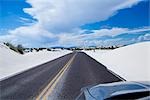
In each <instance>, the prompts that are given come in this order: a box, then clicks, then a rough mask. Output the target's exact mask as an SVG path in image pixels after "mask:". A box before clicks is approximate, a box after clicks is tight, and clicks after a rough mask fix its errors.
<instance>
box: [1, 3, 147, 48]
mask: <svg viewBox="0 0 150 100" xmlns="http://www.w3.org/2000/svg"><path fill="white" fill-rule="evenodd" d="M140 1H141V0H111V2H110V0H26V2H27V3H29V4H30V5H31V6H32V7H31V8H24V9H23V10H24V12H25V13H27V14H29V15H31V16H32V17H33V18H34V19H36V22H35V21H34V23H33V24H30V25H28V26H21V27H18V28H16V29H14V30H10V31H8V33H9V34H8V35H3V36H0V41H10V42H12V43H18V44H20V43H21V44H24V45H25V46H32V47H35V46H55V45H56V46H58V45H60V46H61V45H62V46H73V45H76V46H83V45H84V44H85V43H88V42H89V45H92V44H93V45H94V44H95V45H98V44H100V43H106V42H103V41H102V40H97V38H100V37H103V36H110V37H114V36H117V35H119V34H123V33H126V32H128V33H130V34H132V33H137V32H138V31H139V29H134V30H130V29H127V28H117V27H114V28H111V29H105V28H104V29H99V30H91V33H90V34H87V31H89V30H84V29H80V26H82V25H84V24H88V23H94V22H99V21H103V20H106V19H108V18H110V17H111V16H113V15H115V14H116V13H117V12H118V10H120V9H124V8H129V7H132V6H133V5H135V4H137V3H138V2H140ZM20 19H21V20H22V21H23V22H26V21H28V19H24V18H20ZM144 29H147V28H142V29H141V31H143V30H144ZM136 31H137V32H136ZM115 40H116V39H115ZM119 40H120V39H119ZM110 41H111V40H110Z"/></svg>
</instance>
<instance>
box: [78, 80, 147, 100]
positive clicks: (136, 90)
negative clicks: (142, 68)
mask: <svg viewBox="0 0 150 100" xmlns="http://www.w3.org/2000/svg"><path fill="white" fill-rule="evenodd" d="M135 99H136V100H137V99H138V100H150V82H115V83H106V84H99V85H96V86H89V87H85V88H82V90H81V94H80V95H79V96H78V97H77V98H76V100H135Z"/></svg>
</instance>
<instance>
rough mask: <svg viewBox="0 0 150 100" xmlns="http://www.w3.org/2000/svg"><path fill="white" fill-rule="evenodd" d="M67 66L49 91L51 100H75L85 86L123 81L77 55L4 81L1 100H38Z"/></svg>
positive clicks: (91, 61) (102, 67)
mask: <svg viewBox="0 0 150 100" xmlns="http://www.w3.org/2000/svg"><path fill="white" fill-rule="evenodd" d="M73 56H74V57H73ZM70 59H72V60H70ZM68 62H70V63H68ZM66 64H67V65H66ZM64 66H65V67H66V69H65V71H64V72H62V73H63V74H62V76H61V75H59V76H61V77H60V78H59V80H58V81H55V82H54V83H53V84H55V85H53V86H52V87H53V89H51V87H49V89H48V90H47V91H46V95H47V97H48V98H49V100H74V99H75V98H76V97H77V96H78V95H79V94H80V90H81V88H82V87H85V86H89V85H96V84H100V83H110V82H116V81H121V79H120V78H118V77H116V76H115V75H114V74H112V73H111V72H109V71H108V70H107V68H106V67H105V66H103V65H102V64H100V63H98V62H97V61H95V60H94V59H92V58H91V57H89V56H88V55H86V54H85V53H82V52H77V53H71V54H68V55H65V56H63V57H60V58H58V59H55V60H53V61H50V62H48V63H45V64H43V65H40V66H37V67H35V68H33V69H30V70H28V71H25V72H23V73H21V74H18V75H16V76H14V77H11V78H8V79H6V80H3V81H1V82H0V89H1V93H0V99H2V100H12V99H13V100H27V99H28V100H29V99H35V98H36V97H37V96H39V95H40V94H41V93H42V91H43V90H44V89H45V88H46V86H47V85H48V84H49V83H50V82H51V81H52V80H54V78H55V77H56V76H57V75H58V74H59V72H60V71H61V70H62V69H63V68H64ZM43 97H45V95H44V96H43Z"/></svg>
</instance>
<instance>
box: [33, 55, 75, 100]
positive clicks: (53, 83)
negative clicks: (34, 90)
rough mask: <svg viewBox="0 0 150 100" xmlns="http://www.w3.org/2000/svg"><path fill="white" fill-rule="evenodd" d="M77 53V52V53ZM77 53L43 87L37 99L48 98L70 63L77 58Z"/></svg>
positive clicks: (43, 99) (44, 99)
mask: <svg viewBox="0 0 150 100" xmlns="http://www.w3.org/2000/svg"><path fill="white" fill-rule="evenodd" d="M75 55H76V54H75ZM75 55H74V56H73V57H72V58H71V59H70V60H69V61H68V63H67V64H66V65H65V66H64V67H63V68H62V69H61V70H60V71H59V73H58V74H57V75H56V76H55V77H54V78H53V79H52V81H51V82H50V83H49V84H48V85H47V86H46V87H45V88H44V89H43V91H42V92H41V93H40V94H39V95H38V96H37V97H36V100H41V99H42V100H47V97H48V95H50V94H51V93H52V91H53V89H54V88H55V86H56V84H57V83H58V81H59V80H60V78H61V77H62V76H63V74H64V73H65V71H66V70H67V69H68V67H69V66H70V64H71V63H72V61H73V60H74V58H75Z"/></svg>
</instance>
